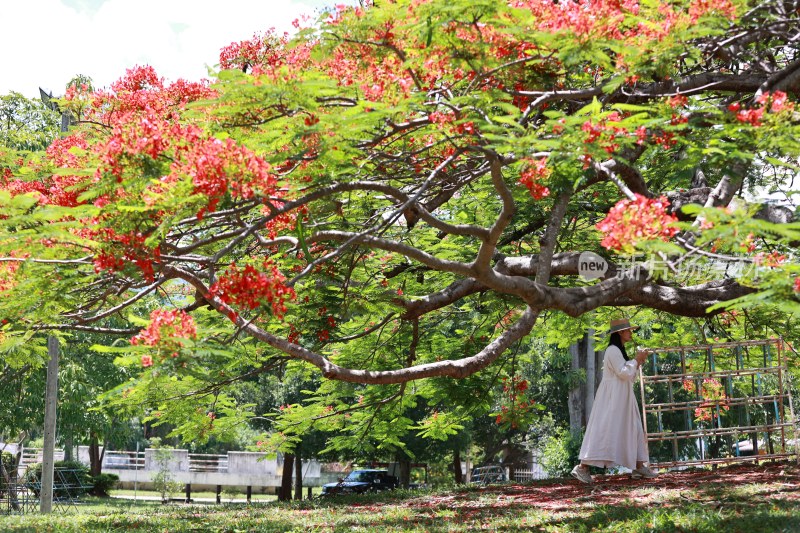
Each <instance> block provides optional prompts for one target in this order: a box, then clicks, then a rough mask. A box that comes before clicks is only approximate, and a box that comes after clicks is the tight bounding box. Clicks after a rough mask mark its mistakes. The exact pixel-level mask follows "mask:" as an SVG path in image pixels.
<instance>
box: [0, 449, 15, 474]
mask: <svg viewBox="0 0 800 533" xmlns="http://www.w3.org/2000/svg"><path fill="white" fill-rule="evenodd" d="M1 460H2V461H3V466H4V467H6V472H11V471H12V470H14V468H15V466H14V455H12V454H10V453H8V452H3V454H2V459H1Z"/></svg>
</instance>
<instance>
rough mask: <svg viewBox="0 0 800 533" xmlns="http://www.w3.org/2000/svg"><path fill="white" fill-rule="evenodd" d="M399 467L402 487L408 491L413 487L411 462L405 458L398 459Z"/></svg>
mask: <svg viewBox="0 0 800 533" xmlns="http://www.w3.org/2000/svg"><path fill="white" fill-rule="evenodd" d="M397 465H398V466H399V467H400V472H399V474H400V486H401V487H403V488H404V489H407V488H408V486H409V485H411V461H409V460H408V459H407V458H405V457H404V458H402V459H398V461H397Z"/></svg>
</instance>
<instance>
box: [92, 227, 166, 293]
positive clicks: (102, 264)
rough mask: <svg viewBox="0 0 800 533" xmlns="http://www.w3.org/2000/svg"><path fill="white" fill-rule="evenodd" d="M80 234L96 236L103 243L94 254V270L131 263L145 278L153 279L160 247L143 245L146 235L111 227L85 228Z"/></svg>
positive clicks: (111, 269) (112, 269)
mask: <svg viewBox="0 0 800 533" xmlns="http://www.w3.org/2000/svg"><path fill="white" fill-rule="evenodd" d="M82 234H83V235H84V236H86V237H89V238H96V239H98V240H100V241H102V242H103V243H104V245H103V249H102V250H100V251H98V252H97V253H96V254H95V256H94V260H93V263H94V271H95V272H102V271H104V270H108V271H111V272H114V271H119V270H122V269H123V268H125V263H126V262H129V263H133V264H134V265H136V267H138V268H139V270H140V271H141V272H142V274H143V275H144V277H145V279H146V280H147V281H149V282H152V281H153V280H154V279H155V268H154V265H155V264H157V263H159V262H160V258H161V249H160V247H158V246H156V247H155V248H152V249H151V248H148V247H147V246H146V245H145V240H146V239H147V236H146V235H144V234H142V233H133V232H131V233H117V232H115V231H114V230H113V229H111V228H102V229H100V230H86V231H83V232H82Z"/></svg>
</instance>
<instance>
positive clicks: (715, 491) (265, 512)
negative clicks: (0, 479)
mask: <svg viewBox="0 0 800 533" xmlns="http://www.w3.org/2000/svg"><path fill="white" fill-rule="evenodd" d="M45 530H46V531H70V532H73V531H74V532H81V533H85V532H89V531H128V530H137V531H170V532H171V531H226V532H228V531H229V532H244V531H248V532H250V531H253V532H256V531H257V532H262V531H274V532H285V531H297V532H304V533H305V532H311V531H348V532H352V531H380V532H389V531H398V532H399V531H403V532H406V531H414V532H423V531H436V532H438V531H443V532H444V531H447V532H461V531H658V532H661V531H675V532H677V531H680V532H686V531H702V532H709V533H712V532H713V533H719V532H729V531H730V532H744V533H757V532H761V531H769V532H772V531H800V467H798V466H797V465H796V464H795V463H770V464H765V465H752V464H750V465H739V466H733V467H727V468H720V469H719V470H717V471H711V470H703V469H698V470H690V471H682V472H670V473H666V474H663V475H662V476H661V477H659V478H657V479H655V480H647V481H643V480H631V479H630V478H629V477H628V476H607V477H602V476H601V477H598V483H595V484H594V485H584V484H581V483H579V482H578V481H576V480H573V479H561V480H547V481H541V482H535V483H530V484H508V485H497V486H490V487H466V488H458V489H453V490H450V491H444V490H440V491H434V492H430V493H420V492H412V491H395V492H391V493H381V494H373V495H364V496H351V497H338V498H332V499H314V500H310V501H309V500H307V501H301V502H291V503H281V504H276V503H254V504H252V505H249V506H248V505H237V504H234V505H226V506H218V505H182V504H176V505H160V504H155V503H152V502H150V503H149V504H148V503H144V502H137V503H135V504H134V503H133V502H130V501H128V502H123V501H121V500H114V499H107V500H103V501H101V500H94V501H93V502H92V503H90V504H88V505H85V506H82V507H81V508H79V509H78V510H77V511H75V512H73V513H70V514H63V515H49V516H41V515H27V516H10V517H2V516H0V531H31V532H34V531H35V532H38V531H45Z"/></svg>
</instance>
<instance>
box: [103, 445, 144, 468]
mask: <svg viewBox="0 0 800 533" xmlns="http://www.w3.org/2000/svg"><path fill="white" fill-rule="evenodd" d="M144 465H145V462H144V452H124V451H117V450H107V451H106V452H105V453H104V454H103V468H110V469H114V470H142V469H144Z"/></svg>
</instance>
